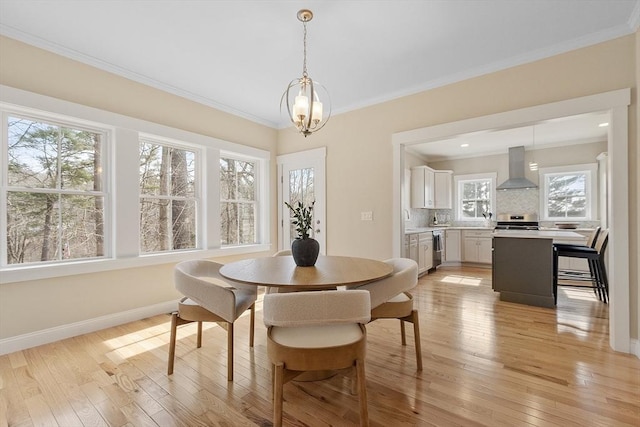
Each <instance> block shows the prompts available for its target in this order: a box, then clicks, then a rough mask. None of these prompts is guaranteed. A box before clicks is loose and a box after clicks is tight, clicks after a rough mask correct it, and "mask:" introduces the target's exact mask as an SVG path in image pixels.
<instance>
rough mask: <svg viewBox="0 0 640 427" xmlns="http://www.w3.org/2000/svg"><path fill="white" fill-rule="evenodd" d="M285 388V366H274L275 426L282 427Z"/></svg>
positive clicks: (279, 364) (280, 364)
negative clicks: (283, 390) (283, 391)
mask: <svg viewBox="0 0 640 427" xmlns="http://www.w3.org/2000/svg"><path fill="white" fill-rule="evenodd" d="M283 387H284V365H283V364H282V363H278V364H276V365H273V426H274V427H282V389H283Z"/></svg>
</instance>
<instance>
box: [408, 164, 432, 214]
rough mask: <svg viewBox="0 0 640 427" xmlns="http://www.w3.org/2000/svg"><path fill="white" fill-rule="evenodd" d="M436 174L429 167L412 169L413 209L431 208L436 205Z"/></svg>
mask: <svg viewBox="0 0 640 427" xmlns="http://www.w3.org/2000/svg"><path fill="white" fill-rule="evenodd" d="M433 186H434V173H433V169H431V168H430V167H428V166H417V167H415V168H411V207H412V208H414V209H417V208H430V209H433V208H434V207H435V204H434V188H433Z"/></svg>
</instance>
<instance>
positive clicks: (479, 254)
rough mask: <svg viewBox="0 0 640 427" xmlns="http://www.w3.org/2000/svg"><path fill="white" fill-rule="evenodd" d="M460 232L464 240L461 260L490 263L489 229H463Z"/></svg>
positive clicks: (490, 243)
mask: <svg viewBox="0 0 640 427" xmlns="http://www.w3.org/2000/svg"><path fill="white" fill-rule="evenodd" d="M462 234H463V237H462V240H463V242H464V251H463V255H462V260H463V261H465V262H477V263H481V264H491V262H492V259H491V258H492V257H491V246H492V241H491V240H492V235H491V230H464V231H463V233H462Z"/></svg>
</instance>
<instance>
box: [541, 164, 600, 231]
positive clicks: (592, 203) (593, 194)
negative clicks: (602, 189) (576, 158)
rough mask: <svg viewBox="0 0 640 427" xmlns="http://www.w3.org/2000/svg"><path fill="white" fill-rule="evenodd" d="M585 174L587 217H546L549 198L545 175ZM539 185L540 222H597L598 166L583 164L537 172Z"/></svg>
mask: <svg viewBox="0 0 640 427" xmlns="http://www.w3.org/2000/svg"><path fill="white" fill-rule="evenodd" d="M580 172H585V173H586V175H587V185H586V187H587V189H586V190H587V194H586V198H587V206H586V208H587V209H586V210H587V216H586V217H550V216H549V215H548V213H549V211H548V207H549V198H548V193H547V179H546V177H547V175H568V174H571V173H580ZM538 177H539V181H538V182H539V183H540V184H539V185H540V220H541V221H597V220H598V164H597V163H585V164H578V165H566V166H554V167H548V168H540V169H539V170H538Z"/></svg>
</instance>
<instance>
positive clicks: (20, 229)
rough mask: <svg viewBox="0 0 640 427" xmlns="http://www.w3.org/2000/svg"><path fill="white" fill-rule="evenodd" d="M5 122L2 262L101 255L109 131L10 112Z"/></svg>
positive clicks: (54, 259)
mask: <svg viewBox="0 0 640 427" xmlns="http://www.w3.org/2000/svg"><path fill="white" fill-rule="evenodd" d="M3 121H4V126H3V128H4V129H5V133H4V134H3V138H2V141H3V144H2V146H3V153H2V158H4V159H6V163H5V162H3V164H6V168H5V169H4V171H3V179H2V183H3V185H2V187H3V191H2V194H4V195H5V197H4V199H3V200H2V207H1V209H0V214H1V215H2V217H3V218H6V228H4V227H3V228H4V230H2V232H1V235H2V240H3V242H2V243H3V244H2V253H3V256H2V262H1V264H2V265H16V264H30V263H39V264H43V263H59V262H63V261H70V260H79V259H92V258H101V257H103V256H104V255H105V253H106V252H107V247H106V246H105V230H108V229H109V228H108V227H105V221H108V218H105V215H106V210H105V202H106V201H107V197H108V194H107V193H106V192H105V188H106V186H105V182H106V180H105V173H104V171H105V169H106V168H105V165H104V162H105V157H106V156H104V152H105V145H106V139H107V134H108V131H107V130H106V129H101V128H99V127H95V128H91V127H89V126H87V125H86V124H80V123H74V122H73V121H69V122H64V121H61V120H55V119H53V118H52V117H47V116H29V115H28V114H25V115H20V114H12V113H9V112H7V113H5V114H3ZM3 222H4V221H3ZM107 246H108V245H107Z"/></svg>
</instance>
